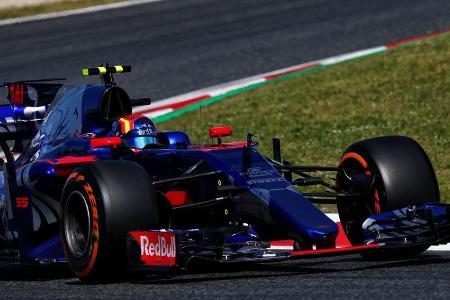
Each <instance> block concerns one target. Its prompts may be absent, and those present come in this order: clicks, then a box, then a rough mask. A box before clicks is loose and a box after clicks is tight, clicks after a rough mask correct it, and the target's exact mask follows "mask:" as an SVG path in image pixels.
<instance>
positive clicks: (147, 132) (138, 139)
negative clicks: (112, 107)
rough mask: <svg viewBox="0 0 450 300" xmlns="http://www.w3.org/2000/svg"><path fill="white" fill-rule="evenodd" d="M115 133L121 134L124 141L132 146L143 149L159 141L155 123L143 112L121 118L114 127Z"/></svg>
mask: <svg viewBox="0 0 450 300" xmlns="http://www.w3.org/2000/svg"><path fill="white" fill-rule="evenodd" d="M113 134H114V135H118V136H121V137H122V140H123V143H124V144H125V145H126V146H127V147H130V148H135V149H143V148H144V147H145V146H147V145H152V144H157V143H158V131H157V129H156V126H155V124H154V123H153V122H152V120H150V119H149V118H147V117H146V116H144V115H142V114H135V115H128V116H125V117H122V118H120V119H119V120H118V121H117V123H116V124H115V126H114V128H113Z"/></svg>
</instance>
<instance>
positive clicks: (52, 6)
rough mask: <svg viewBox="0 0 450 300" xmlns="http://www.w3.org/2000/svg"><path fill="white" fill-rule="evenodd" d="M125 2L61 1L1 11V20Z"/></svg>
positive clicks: (105, 0) (98, 0)
mask: <svg viewBox="0 0 450 300" xmlns="http://www.w3.org/2000/svg"><path fill="white" fill-rule="evenodd" d="M123 1H124V0H64V1H63V0H61V1H58V2H53V3H46V4H40V5H33V6H24V7H12V8H5V9H0V19H9V18H18V17H26V16H34V15H38V14H46V13H52V12H58V11H63V10H70V9H78V8H85V7H89V6H94V5H101V4H110V3H116V2H123Z"/></svg>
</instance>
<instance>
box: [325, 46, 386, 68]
mask: <svg viewBox="0 0 450 300" xmlns="http://www.w3.org/2000/svg"><path fill="white" fill-rule="evenodd" d="M385 50H386V47H385V46H380V47H375V48H369V49H364V50H360V51H355V52H351V53H348V54H344V55H338V56H334V57H330V58H327V59H324V60H322V61H321V63H322V65H324V66H326V65H334V64H337V63H341V62H344V61H346V60H350V59H355V58H358V57H363V56H367V55H371V54H375V53H378V52H383V51H385Z"/></svg>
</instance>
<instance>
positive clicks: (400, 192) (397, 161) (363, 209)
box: [336, 136, 439, 259]
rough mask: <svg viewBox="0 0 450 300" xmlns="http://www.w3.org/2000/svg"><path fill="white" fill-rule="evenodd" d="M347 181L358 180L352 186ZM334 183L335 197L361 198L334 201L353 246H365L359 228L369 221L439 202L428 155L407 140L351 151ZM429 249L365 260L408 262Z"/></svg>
mask: <svg viewBox="0 0 450 300" xmlns="http://www.w3.org/2000/svg"><path fill="white" fill-rule="evenodd" d="M349 177H351V178H354V179H357V178H360V179H362V180H360V184H355V180H354V181H351V180H349ZM364 178H365V179H366V180H364ZM336 180H337V187H338V192H347V193H355V194H356V193H359V194H363V195H364V196H360V197H352V198H351V199H349V198H346V197H338V212H339V218H340V221H341V223H342V226H343V228H344V230H345V232H346V234H347V236H348V238H349V240H350V242H351V243H352V244H354V245H358V244H361V243H362V242H363V236H362V230H361V226H362V223H363V222H364V221H365V220H366V219H367V217H369V216H370V215H372V214H375V213H380V212H384V211H390V210H395V209H399V208H403V207H406V206H409V205H415V204H421V203H424V202H439V188H438V183H437V180H436V175H435V172H434V169H433V166H432V165H431V162H430V160H429V158H428V156H427V154H426V153H425V151H424V150H423V149H422V147H421V146H420V145H419V144H418V143H417V142H416V141H414V140H413V139H411V138H409V137H405V136H383V137H377V138H372V139H368V140H363V141H360V142H357V143H355V144H353V145H351V146H350V147H349V148H347V149H346V150H345V152H344V154H343V155H342V157H341V159H340V162H339V167H338V173H337V178H336ZM365 192H367V193H365ZM427 248H428V246H427V245H425V246H419V247H410V248H406V249H405V248H403V249H393V250H390V251H383V252H382V253H381V252H380V253H378V254H371V255H365V256H366V257H368V258H375V259H378V258H399V257H407V256H413V255H417V254H420V253H421V252H423V251H425V250H426V249H427Z"/></svg>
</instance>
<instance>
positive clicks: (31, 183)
mask: <svg viewBox="0 0 450 300" xmlns="http://www.w3.org/2000/svg"><path fill="white" fill-rule="evenodd" d="M130 70H131V67H130V66H113V67H111V66H104V67H97V68H89V69H84V70H83V74H84V75H100V77H101V79H102V81H103V82H102V84H101V85H77V86H71V87H69V86H65V85H63V84H61V83H59V82H55V81H48V80H47V81H23V82H14V83H5V84H4V87H6V88H8V96H7V100H8V101H9V103H8V104H5V105H3V106H1V107H0V146H1V147H2V149H3V152H4V157H5V159H6V161H5V162H3V163H2V165H3V171H2V172H1V173H0V174H1V175H0V176H1V178H2V179H3V180H1V186H0V196H1V198H0V216H1V219H0V236H1V239H0V249H1V250H0V254H1V258H2V259H4V260H8V261H11V260H17V261H20V262H24V263H31V262H37V263H53V262H67V263H68V264H69V266H70V268H71V269H72V270H73V272H74V274H75V275H76V276H77V277H79V278H80V279H81V280H84V281H103V280H109V279H111V278H116V277H117V276H121V275H123V274H126V272H125V271H127V270H134V269H148V270H150V271H151V270H159V271H160V270H172V269H177V268H185V267H187V266H188V264H189V262H191V261H193V260H206V261H213V262H221V263H228V262H230V263H232V262H238V263H239V262H262V261H274V260H275V261H276V260H286V259H295V258H305V257H311V256H314V257H315V256H326V255H340V254H347V253H355V252H356V253H361V254H362V255H363V256H364V257H368V258H389V259H391V258H395V257H400V258H402V257H406V256H413V255H417V254H419V253H421V252H423V251H425V250H426V249H427V248H428V247H429V246H430V245H434V244H441V243H447V242H448V241H449V239H450V232H449V230H450V211H449V206H448V205H445V204H440V203H439V200H440V199H439V198H440V196H439V188H438V184H437V180H436V176H435V173H434V170H433V167H432V165H431V163H430V160H429V159H428V157H427V155H426V154H425V152H424V150H423V149H422V147H421V146H420V145H419V144H418V143H417V142H415V141H414V140H412V139H411V138H408V137H403V136H385V137H377V138H371V139H368V140H364V141H360V142H357V143H355V144H353V145H352V146H350V147H349V148H348V149H347V150H345V152H344V154H343V155H342V157H341V159H340V161H339V163H338V166H337V167H327V166H299V165H293V164H290V163H288V162H285V161H283V160H282V158H281V150H280V148H281V147H280V140H278V139H274V140H273V158H269V157H266V156H264V155H263V154H261V153H260V152H258V150H257V143H256V142H255V139H254V136H252V135H251V134H248V135H247V137H246V139H245V140H244V141H240V142H233V143H224V142H222V138H223V137H225V136H228V135H231V133H232V129H231V127H228V126H224V127H215V128H211V129H210V131H209V134H210V137H211V138H212V139H216V140H215V142H214V143H212V144H208V145H193V144H191V142H190V140H189V137H188V135H187V134H186V133H184V132H182V131H158V130H157V129H156V127H155V125H154V124H153V122H152V121H151V120H150V119H148V118H147V117H145V116H143V115H140V114H132V108H133V107H134V106H138V105H148V104H150V100H149V99H146V98H144V99H130V97H129V96H128V94H127V93H126V91H125V90H124V89H122V88H120V87H119V86H117V84H116V83H115V82H114V79H113V74H114V73H124V72H129V71H130ZM11 143H12V144H11ZM11 146H12V148H13V149H12V151H11ZM15 151H19V152H21V154H20V156H18V157H17V158H16V157H15V156H14V152H15ZM317 172H331V173H332V174H333V178H335V180H333V181H329V180H326V179H325V178H322V177H317V176H314V174H317ZM311 185H315V186H321V187H323V191H321V192H303V193H302V192H300V191H301V187H305V186H311ZM315 203H322V204H334V205H336V206H337V210H338V212H339V217H340V221H339V222H335V221H333V220H331V219H330V218H329V217H328V216H327V215H326V214H324V213H323V212H322V211H320V210H319V209H318V208H317V207H316V206H315V205H314V204H315Z"/></svg>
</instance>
